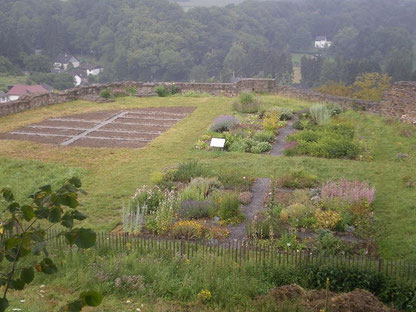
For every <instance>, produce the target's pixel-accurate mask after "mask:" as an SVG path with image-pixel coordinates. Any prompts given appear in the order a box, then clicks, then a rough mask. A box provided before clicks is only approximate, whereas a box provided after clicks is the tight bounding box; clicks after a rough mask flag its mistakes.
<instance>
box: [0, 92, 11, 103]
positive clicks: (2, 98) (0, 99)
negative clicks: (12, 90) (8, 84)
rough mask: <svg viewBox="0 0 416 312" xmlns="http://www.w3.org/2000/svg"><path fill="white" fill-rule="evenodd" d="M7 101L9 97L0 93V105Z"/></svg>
mask: <svg viewBox="0 0 416 312" xmlns="http://www.w3.org/2000/svg"><path fill="white" fill-rule="evenodd" d="M8 101H9V97H8V96H7V94H6V93H4V92H3V91H0V103H7V102H8Z"/></svg>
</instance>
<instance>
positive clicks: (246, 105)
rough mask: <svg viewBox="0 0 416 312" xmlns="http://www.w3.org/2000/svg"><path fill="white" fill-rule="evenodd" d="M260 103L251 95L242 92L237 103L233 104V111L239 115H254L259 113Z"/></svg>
mask: <svg viewBox="0 0 416 312" xmlns="http://www.w3.org/2000/svg"><path fill="white" fill-rule="evenodd" d="M259 108H260V102H259V100H258V99H256V97H255V96H254V95H253V94H252V93H247V92H243V93H241V94H240V96H239V97H238V101H236V102H234V103H233V109H234V110H236V111H238V112H240V113H248V114H254V113H257V112H258V111H259Z"/></svg>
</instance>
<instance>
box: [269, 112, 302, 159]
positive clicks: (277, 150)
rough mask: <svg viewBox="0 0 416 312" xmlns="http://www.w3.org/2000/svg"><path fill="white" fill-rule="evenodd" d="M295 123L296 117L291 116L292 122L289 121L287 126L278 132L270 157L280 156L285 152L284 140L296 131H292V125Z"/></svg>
mask: <svg viewBox="0 0 416 312" xmlns="http://www.w3.org/2000/svg"><path fill="white" fill-rule="evenodd" d="M296 121H297V116H296V115H295V116H293V119H292V120H289V122H288V123H287V126H286V127H284V128H282V129H280V130H279V134H278V135H277V137H276V141H275V142H274V144H273V147H272V150H271V152H270V155H272V156H282V155H283V151H284V150H285V144H286V138H287V137H288V135H290V134H292V133H294V132H295V131H296V130H295V129H293V124H294V123H295V122H296Z"/></svg>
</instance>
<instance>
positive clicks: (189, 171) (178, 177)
mask: <svg viewBox="0 0 416 312" xmlns="http://www.w3.org/2000/svg"><path fill="white" fill-rule="evenodd" d="M205 175H206V171H205V169H204V168H203V167H202V165H201V164H200V162H199V161H198V160H188V161H185V162H182V163H180V164H179V166H178V169H177V170H176V171H175V173H174V181H179V182H190V181H191V179H192V178H195V177H201V176H205Z"/></svg>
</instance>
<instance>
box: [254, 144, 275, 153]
mask: <svg viewBox="0 0 416 312" xmlns="http://www.w3.org/2000/svg"><path fill="white" fill-rule="evenodd" d="M271 149H272V145H271V144H270V143H267V142H260V143H258V144H256V145H254V146H253V147H251V149H250V151H251V152H252V153H254V154H261V153H265V152H268V151H270V150H271Z"/></svg>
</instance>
